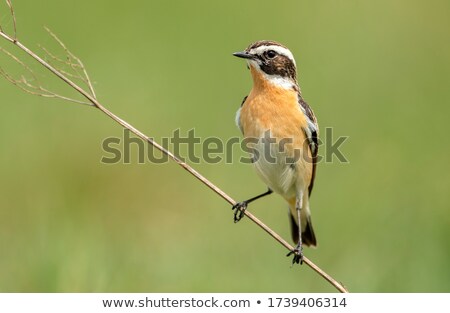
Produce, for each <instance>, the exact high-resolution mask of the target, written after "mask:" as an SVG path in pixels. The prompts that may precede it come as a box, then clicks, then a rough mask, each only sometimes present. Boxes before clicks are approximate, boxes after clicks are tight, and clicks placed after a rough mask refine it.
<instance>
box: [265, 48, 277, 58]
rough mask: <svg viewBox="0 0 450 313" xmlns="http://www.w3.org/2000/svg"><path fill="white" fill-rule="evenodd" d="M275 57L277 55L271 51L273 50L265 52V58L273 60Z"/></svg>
mask: <svg viewBox="0 0 450 313" xmlns="http://www.w3.org/2000/svg"><path fill="white" fill-rule="evenodd" d="M276 56H277V53H276V52H275V51H273V50H269V51H267V57H268V58H269V59H273V58H274V57H276Z"/></svg>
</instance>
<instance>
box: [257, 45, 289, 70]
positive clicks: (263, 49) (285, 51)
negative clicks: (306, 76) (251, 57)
mask: <svg viewBox="0 0 450 313" xmlns="http://www.w3.org/2000/svg"><path fill="white" fill-rule="evenodd" d="M269 50H273V51H275V52H277V53H278V54H281V55H284V56H286V57H288V58H289V59H290V60H291V61H292V62H293V63H294V65H295V66H297V65H296V64H295V59H294V55H293V54H292V52H291V51H289V49H286V48H284V47H281V46H274V45H270V46H260V47H258V48H254V49H251V50H250V51H249V52H250V53H251V54H263V53H264V52H266V51H269Z"/></svg>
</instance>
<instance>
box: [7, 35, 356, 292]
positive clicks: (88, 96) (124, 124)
mask: <svg viewBox="0 0 450 313" xmlns="http://www.w3.org/2000/svg"><path fill="white" fill-rule="evenodd" d="M49 33H50V34H51V35H52V37H54V38H55V39H56V40H57V41H58V42H59V43H60V45H61V46H62V47H63V48H64V49H65V51H66V52H67V53H68V55H69V56H70V57H71V58H73V59H74V60H75V61H76V62H77V63H78V64H79V66H80V68H81V69H82V71H83V74H84V75H85V78H86V80H87V85H88V87H89V91H90V93H89V92H87V91H85V90H84V89H83V88H81V87H79V86H78V85H77V84H75V83H74V82H73V81H71V80H70V79H69V78H67V76H65V75H64V74H63V73H61V72H60V71H58V70H57V69H56V68H54V67H53V66H52V65H50V64H49V63H47V62H46V61H45V60H43V59H42V58H41V57H39V56H38V55H37V54H35V53H34V52H33V51H31V50H30V49H28V48H27V47H26V46H24V45H23V44H22V43H21V42H19V41H18V40H17V39H16V38H15V37H11V36H9V35H7V34H6V33H4V32H3V31H0V36H1V37H3V38H4V39H6V40H7V41H9V42H11V43H13V44H14V45H16V46H17V47H19V48H20V49H21V50H23V51H24V52H26V53H27V54H28V55H30V56H31V57H32V58H33V59H35V60H36V61H37V62H39V63H40V64H41V65H42V66H44V67H45V68H47V69H48V70H49V71H50V72H52V73H53V74H54V75H56V76H57V77H58V78H60V79H61V80H62V81H64V82H65V83H66V84H68V85H69V86H70V87H72V88H73V89H75V90H76V91H77V92H78V93H80V94H81V95H83V96H84V97H85V98H86V99H87V100H88V101H89V102H90V103H91V105H92V106H95V107H96V108H97V109H99V110H100V111H102V112H103V113H104V114H106V115H108V116H109V117H110V118H111V119H113V120H114V121H115V122H117V123H119V124H120V125H122V127H124V128H126V129H128V130H130V131H131V132H133V133H134V134H135V135H136V136H138V137H139V138H141V139H142V140H144V141H147V142H148V143H149V144H151V145H152V146H154V147H155V148H156V149H158V150H160V151H161V152H162V153H164V154H166V155H167V156H169V157H170V158H171V159H172V160H173V161H175V162H176V163H177V164H179V165H180V166H181V167H182V168H184V169H185V170H186V171H188V172H189V173H190V174H191V175H193V176H194V177H196V178H197V179H198V180H200V181H201V182H202V183H203V184H205V185H206V186H207V187H208V188H210V189H211V190H213V191H214V192H215V193H217V194H218V195H219V196H221V197H222V198H223V199H224V200H226V201H227V202H228V203H230V204H231V205H234V204H236V201H234V200H233V199H232V198H231V197H230V196H229V195H227V194H226V193H225V192H223V191H222V190H221V189H220V188H219V187H217V186H216V185H214V184H213V183H212V182H210V181H209V180H208V179H206V178H205V177H204V176H203V175H201V174H200V173H199V172H197V171H196V170H195V169H193V168H192V167H191V166H189V165H188V164H186V163H185V162H183V161H182V160H180V159H179V158H178V157H176V156H175V155H174V154H173V153H172V152H170V151H169V150H167V149H165V148H164V147H163V146H161V145H160V144H158V143H157V142H155V141H154V140H153V139H152V138H150V137H147V136H146V135H145V134H144V133H142V132H141V131H140V130H138V129H137V128H135V127H133V126H132V125H130V124H129V123H127V122H126V121H124V120H123V119H121V118H120V117H118V116H117V115H115V114H114V113H112V112H111V111H109V110H108V109H106V108H105V107H104V106H103V105H101V104H100V102H98V101H97V99H96V97H95V93H94V89H93V87H92V84H91V81H90V79H89V77H88V76H87V72H86V70H85V68H84V66H83V64H82V63H81V61H80V60H79V59H78V58H77V57H75V56H74V55H73V54H72V53H70V52H69V51H68V50H67V48H65V46H64V45H63V44H62V42H61V41H60V40H59V39H57V37H56V36H54V35H53V34H52V33H51V32H50V31H49ZM244 214H245V215H246V216H247V217H248V218H249V219H250V220H251V221H253V222H254V223H255V224H257V225H258V226H259V227H261V228H262V229H263V230H264V231H266V232H267V233H268V234H269V235H270V236H272V237H273V238H274V239H275V240H277V241H278V242H279V243H280V244H281V245H283V246H284V247H285V248H286V249H288V250H289V251H292V250H293V249H294V248H293V247H292V246H291V245H290V244H289V243H287V242H286V241H285V240H284V239H283V238H281V236H279V235H278V234H277V233H275V232H274V231H273V230H272V229H270V228H269V227H268V226H267V225H265V224H264V223H263V222H261V221H260V220H259V219H258V218H257V217H256V216H254V215H253V214H251V213H250V212H249V211H248V210H246V211H244ZM303 261H304V263H306V264H307V265H308V266H309V267H311V268H312V269H313V270H314V271H315V272H317V273H318V274H319V275H320V276H322V277H323V278H324V279H326V280H327V281H328V282H329V283H330V284H332V285H333V286H334V287H335V288H336V289H337V290H339V291H340V292H343V293H347V292H348V291H347V289H346V288H345V287H344V286H343V285H342V284H341V283H339V282H338V281H336V280H335V279H333V278H332V277H331V276H330V275H328V274H327V273H325V272H324V271H323V270H322V269H321V268H319V267H318V266H317V265H315V264H314V263H313V262H312V261H311V260H309V259H308V258H306V257H304V258H303Z"/></svg>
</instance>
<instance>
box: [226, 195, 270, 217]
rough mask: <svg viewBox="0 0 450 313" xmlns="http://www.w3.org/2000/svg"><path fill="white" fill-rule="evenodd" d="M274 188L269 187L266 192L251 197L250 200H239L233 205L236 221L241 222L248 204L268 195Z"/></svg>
mask: <svg viewBox="0 0 450 313" xmlns="http://www.w3.org/2000/svg"><path fill="white" fill-rule="evenodd" d="M272 192H273V191H272V189H270V188H269V189H268V190H267V191H266V192H264V193H262V194H260V195H257V196H256V197H253V198H250V199H248V200H245V201H242V202H238V203H236V204H235V205H233V207H232V209H233V210H234V222H235V223H237V222H239V221H240V220H241V219H242V218H243V217H244V212H245V210H246V209H247V205H248V204H249V203H251V202H253V201H255V200H257V199H259V198H262V197H265V196H268V195H270V194H271V193H272Z"/></svg>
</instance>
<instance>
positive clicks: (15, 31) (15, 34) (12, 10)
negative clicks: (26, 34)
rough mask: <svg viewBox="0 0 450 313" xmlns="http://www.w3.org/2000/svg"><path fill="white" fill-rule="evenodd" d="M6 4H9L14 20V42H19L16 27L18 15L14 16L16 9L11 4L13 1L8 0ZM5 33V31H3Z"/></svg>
mask: <svg viewBox="0 0 450 313" xmlns="http://www.w3.org/2000/svg"><path fill="white" fill-rule="evenodd" d="M6 4H8V7H9V10H10V12H11V16H12V19H13V29H14V36H13V38H14V41H15V40H17V27H16V14H14V8H13V6H12V4H11V0H6ZM1 31H2V32H3V29H2V30H1Z"/></svg>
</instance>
